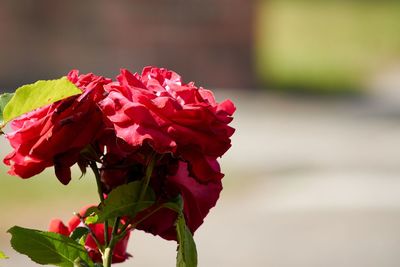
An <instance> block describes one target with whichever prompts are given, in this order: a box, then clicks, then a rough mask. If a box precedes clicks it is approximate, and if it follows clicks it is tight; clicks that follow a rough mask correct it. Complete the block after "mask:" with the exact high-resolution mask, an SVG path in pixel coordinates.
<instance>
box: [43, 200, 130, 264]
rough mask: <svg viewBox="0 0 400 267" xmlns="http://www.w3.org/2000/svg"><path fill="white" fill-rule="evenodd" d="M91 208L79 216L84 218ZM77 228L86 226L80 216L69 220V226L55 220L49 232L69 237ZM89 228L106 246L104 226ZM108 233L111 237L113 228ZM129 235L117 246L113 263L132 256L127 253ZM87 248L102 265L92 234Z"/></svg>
mask: <svg viewBox="0 0 400 267" xmlns="http://www.w3.org/2000/svg"><path fill="white" fill-rule="evenodd" d="M90 207H91V206H87V207H85V208H83V209H82V210H81V211H80V212H79V214H80V215H81V216H83V215H84V214H85V213H86V210H87V209H88V208H90ZM77 227H84V225H83V224H82V223H81V221H80V219H79V218H78V216H74V217H72V218H71V220H69V222H68V226H66V225H65V224H64V223H63V222H62V221H61V220H59V219H53V220H52V221H51V222H50V226H49V231H50V232H54V233H59V234H62V235H65V236H69V235H71V233H72V232H73V231H74V230H75V229H76V228H77ZM89 228H90V229H91V231H92V232H93V233H94V235H95V236H96V239H97V240H98V241H99V243H100V244H101V245H104V224H91V225H89ZM108 231H109V236H111V231H112V229H111V227H109V229H108ZM129 235H130V233H129V232H128V233H127V234H126V235H125V236H124V237H123V238H122V239H121V240H120V241H118V243H117V244H116V245H115V247H114V250H113V255H112V262H113V263H119V262H123V261H125V260H126V259H127V258H129V257H130V256H131V255H130V254H129V253H127V252H126V248H127V246H128V241H129ZM85 248H86V250H87V251H88V253H89V256H90V258H91V259H92V260H93V261H94V262H100V263H101V262H102V258H101V254H100V251H99V250H98V248H97V245H96V242H95V241H94V240H93V238H92V236H91V235H90V234H88V236H87V238H86V241H85Z"/></svg>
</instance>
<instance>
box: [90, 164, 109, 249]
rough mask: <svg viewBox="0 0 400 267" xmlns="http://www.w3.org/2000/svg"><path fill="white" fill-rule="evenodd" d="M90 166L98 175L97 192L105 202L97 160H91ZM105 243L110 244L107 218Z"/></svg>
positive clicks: (96, 175)
mask: <svg viewBox="0 0 400 267" xmlns="http://www.w3.org/2000/svg"><path fill="white" fill-rule="evenodd" d="M90 168H91V169H92V171H93V173H94V176H95V177H96V184H97V192H98V193H99V197H100V201H101V203H102V204H103V203H104V195H103V190H102V189H101V178H100V172H99V168H97V164H96V162H95V161H91V162H90ZM104 244H108V221H107V220H105V222H104Z"/></svg>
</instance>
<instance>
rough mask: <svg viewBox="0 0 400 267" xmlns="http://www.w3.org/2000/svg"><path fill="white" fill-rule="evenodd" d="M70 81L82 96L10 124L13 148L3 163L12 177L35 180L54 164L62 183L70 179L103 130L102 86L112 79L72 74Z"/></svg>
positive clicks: (69, 75) (30, 113) (55, 104)
mask: <svg viewBox="0 0 400 267" xmlns="http://www.w3.org/2000/svg"><path fill="white" fill-rule="evenodd" d="M68 79H69V80H70V81H71V82H73V83H75V84H76V85H77V86H78V87H79V88H80V89H81V90H82V94H81V95H78V96H72V97H69V98H67V99H64V100H62V101H58V102H56V103H53V104H51V105H48V106H45V107H42V108H39V109H36V110H34V111H31V112H29V113H27V114H24V115H22V116H20V117H18V118H16V119H14V120H13V121H12V122H11V128H12V130H13V131H12V132H11V133H8V134H7V135H6V137H7V138H8V140H9V142H10V144H11V146H12V147H13V148H14V151H12V152H11V153H10V154H8V155H7V156H6V157H5V159H4V163H5V164H7V165H9V166H11V168H10V170H9V172H8V173H9V174H11V175H18V176H20V177H22V178H29V177H32V176H34V175H36V174H38V173H40V172H41V171H43V170H44V169H45V168H46V167H50V166H53V165H54V168H55V173H56V176H57V178H58V179H59V180H60V182H61V183H63V184H68V182H69V181H70V180H71V171H70V167H71V166H72V165H73V164H74V163H75V162H77V160H78V157H79V152H80V151H81V150H82V149H83V148H84V147H85V146H86V145H88V144H89V143H90V142H91V141H92V140H93V139H94V137H95V136H96V135H97V134H98V132H99V131H100V130H101V129H102V127H103V116H102V113H101V111H100V110H99V108H98V107H97V102H98V101H100V100H101V99H102V98H103V94H104V89H103V86H104V85H105V84H107V83H109V82H110V80H109V79H105V78H103V77H99V76H96V75H93V74H86V75H79V73H78V71H76V70H75V71H71V72H70V73H69V74H68Z"/></svg>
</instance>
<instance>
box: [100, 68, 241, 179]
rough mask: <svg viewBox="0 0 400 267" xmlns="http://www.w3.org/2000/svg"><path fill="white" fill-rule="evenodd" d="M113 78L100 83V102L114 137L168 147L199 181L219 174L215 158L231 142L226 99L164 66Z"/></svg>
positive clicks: (164, 150)
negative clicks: (102, 92) (102, 96)
mask: <svg viewBox="0 0 400 267" xmlns="http://www.w3.org/2000/svg"><path fill="white" fill-rule="evenodd" d="M117 80H118V81H117V82H114V83H110V84H108V85H106V86H105V89H106V91H107V92H108V96H107V97H106V98H105V99H104V100H103V101H101V103H100V106H101V108H102V110H103V112H104V114H105V116H106V117H107V118H108V119H109V120H110V122H111V123H112V124H113V127H114V129H115V132H116V136H117V137H119V138H121V139H122V140H124V141H125V142H126V143H128V144H130V145H131V146H133V147H140V146H142V145H143V144H144V143H147V144H149V145H150V146H151V147H152V148H153V149H154V150H155V151H156V152H158V153H160V154H162V153H173V155H175V156H176V157H179V158H181V159H182V160H183V161H185V162H187V163H188V169H189V172H190V176H191V177H192V178H195V179H197V180H198V181H199V182H201V183H207V182H209V181H218V180H220V179H221V178H222V177H223V174H222V173H221V172H220V169H219V166H218V163H217V162H216V159H217V158H218V157H221V156H222V155H223V154H224V153H225V152H226V151H227V150H228V149H229V148H230V146H231V140H230V137H231V135H232V134H233V132H234V129H233V128H232V127H230V126H228V123H230V122H231V121H232V114H233V112H234V111H235V106H234V105H233V103H232V102H231V101H230V100H225V101H223V102H222V103H217V102H216V101H215V98H214V96H213V94H212V92H211V91H209V90H206V89H203V88H201V87H200V88H197V87H196V86H195V85H194V83H188V84H185V83H183V82H182V80H181V77H180V76H179V75H178V74H176V73H175V72H172V71H169V70H166V69H160V68H153V67H147V68H145V69H144V70H143V72H142V74H141V75H139V74H132V73H130V72H129V71H127V70H122V71H121V74H120V75H119V76H118V77H117Z"/></svg>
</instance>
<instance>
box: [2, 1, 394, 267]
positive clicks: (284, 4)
mask: <svg viewBox="0 0 400 267" xmlns="http://www.w3.org/2000/svg"><path fill="white" fill-rule="evenodd" d="M399 14H400V2H399V1H394V0H393V1H391V0H380V1H378V0H375V1H374V0H368V1H366V0H364V1H361V0H348V1H344V0H330V1H328V0H264V1H263V0H259V1H255V0H216V1H210V0H147V1H139V0H136V1H122V0H120V1H105V0H97V1H94V0H86V1H63V2H61V1H50V0H19V1H13V0H3V1H1V2H0V36H1V37H0V40H1V42H0V88H1V90H2V91H13V90H15V88H17V87H18V86H20V85H23V84H26V83H31V82H34V81H36V80H38V79H52V78H57V77H60V76H63V75H65V74H66V73H67V72H68V71H69V70H70V69H72V68H77V69H79V70H81V71H82V72H83V73H86V72H94V73H96V74H99V75H105V76H109V77H115V75H117V73H118V71H119V68H122V67H124V68H128V69H130V70H132V71H141V69H142V68H143V67H144V66H147V65H155V66H159V67H166V68H169V69H172V70H175V71H176V72H178V73H180V74H181V75H182V76H183V79H184V80H185V81H195V82H196V84H197V85H201V86H204V87H207V88H210V89H213V90H215V92H216V95H217V98H218V100H220V101H221V100H223V99H225V98H231V99H232V100H233V101H234V102H235V103H236V105H237V112H236V114H235V119H234V121H233V126H234V127H235V128H236V133H235V135H234V136H233V141H232V143H233V146H232V148H231V150H230V151H228V153H227V154H226V156H224V157H223V158H222V159H221V163H222V169H223V170H224V172H225V173H226V176H225V178H224V187H225V190H224V191H223V193H222V195H221V198H220V201H219V203H218V205H217V207H215V208H214V209H213V210H212V211H211V212H210V214H209V216H208V217H207V218H206V220H205V223H204V224H203V226H202V227H201V228H200V229H199V230H198V231H197V232H196V234H195V240H196V241H197V246H198V252H199V266H207V267H208V266H210V267H219V266H233V267H235V266H238V267H239V266H277V267H281V266H282V267H289V266H290V267H291V266H295V267H303V266H304V267H313V266H323V267H330V266H332V267H337V266H349V267H357V266H362V267H369V266H371V267H372V266H378V267H383V266H384V267H386V266H399V265H400V230H399V225H400V177H399V176H400V166H399V161H400V152H399V149H398V147H400V138H399V136H400V124H399V122H400V89H399V88H400V35H399V32H400V15H399ZM0 146H1V151H0V152H1V156H4V155H5V154H6V153H8V152H9V151H10V150H11V149H10V147H9V145H8V144H7V143H6V141H5V139H4V138H3V139H2V140H1V145H0ZM1 172H2V173H3V174H2V178H1V180H0V203H1V210H2V213H1V217H0V218H1V219H0V250H4V251H5V252H6V254H7V255H8V256H9V257H10V259H8V260H5V261H0V266H36V265H34V264H33V263H30V262H29V261H28V259H27V257H25V256H22V255H18V254H16V253H14V252H12V250H11V248H10V245H9V239H10V236H9V234H7V233H6V230H7V229H8V228H10V227H11V226H13V225H20V226H25V227H30V228H35V227H36V228H38V229H46V228H47V226H48V222H49V220H50V219H51V218H53V217H59V218H61V219H63V220H68V219H69V218H70V217H71V215H72V212H73V211H77V210H79V209H80V207H81V206H84V205H86V204H87V203H96V202H97V199H96V195H97V194H96V189H95V184H94V178H93V177H92V176H90V175H87V176H86V177H84V178H81V179H78V177H79V172H78V171H76V172H75V179H73V181H72V182H71V184H70V185H69V186H67V187H65V186H63V185H61V184H60V183H59V182H58V181H57V180H56V179H55V177H54V175H53V170H52V169H49V170H46V171H45V172H44V173H43V175H40V176H37V177H34V178H32V179H28V180H22V179H20V178H17V177H10V176H7V175H6V174H5V173H6V168H5V167H4V166H2V167H1ZM175 249H176V244H175V243H174V242H168V241H164V240H161V239H160V238H156V237H153V236H151V235H146V234H144V233H141V232H134V233H133V235H132V238H131V240H130V247H129V252H130V253H131V254H132V255H133V259H132V260H130V261H128V262H127V263H124V264H120V265H119V266H175V253H176V252H175Z"/></svg>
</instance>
